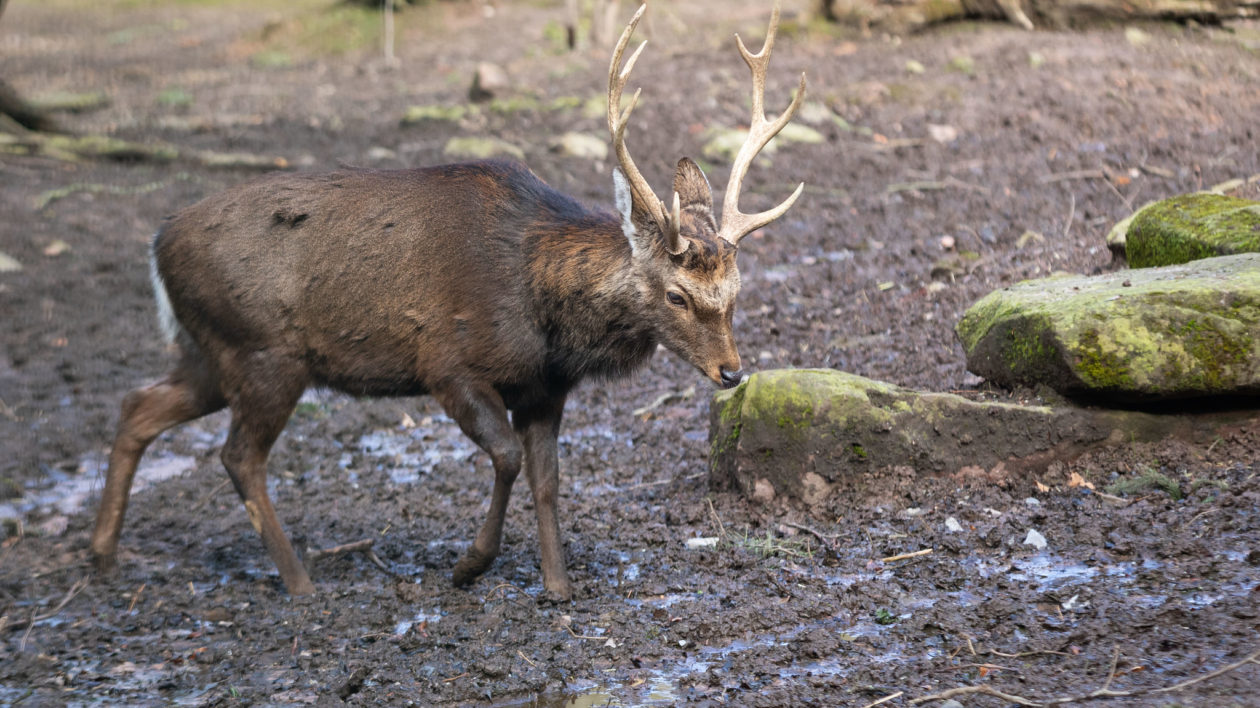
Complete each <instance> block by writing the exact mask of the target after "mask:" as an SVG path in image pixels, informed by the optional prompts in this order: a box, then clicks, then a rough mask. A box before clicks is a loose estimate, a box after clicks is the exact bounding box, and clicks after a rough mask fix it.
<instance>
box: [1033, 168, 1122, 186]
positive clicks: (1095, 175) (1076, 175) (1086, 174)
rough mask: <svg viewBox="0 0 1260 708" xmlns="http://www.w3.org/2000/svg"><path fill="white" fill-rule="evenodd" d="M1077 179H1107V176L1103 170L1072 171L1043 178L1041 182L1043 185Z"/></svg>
mask: <svg viewBox="0 0 1260 708" xmlns="http://www.w3.org/2000/svg"><path fill="white" fill-rule="evenodd" d="M1075 179H1103V180H1105V179H1107V175H1106V174H1105V173H1104V172H1103V171H1102V170H1072V171H1071V172H1057V173H1053V174H1048V175H1046V176H1044V177H1042V178H1041V179H1040V180H1039V181H1040V182H1041V183H1042V184H1049V183H1050V182H1065V181H1068V180H1075Z"/></svg>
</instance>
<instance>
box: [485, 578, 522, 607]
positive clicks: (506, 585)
mask: <svg viewBox="0 0 1260 708" xmlns="http://www.w3.org/2000/svg"><path fill="white" fill-rule="evenodd" d="M504 588H512V589H513V590H515V591H517V592H519V593H520V594H522V595H524V594H526V593H525V591H524V590H522V589H521V588H519V587H517V586H515V585H513V584H512V583H499V584H498V585H495V586H494V587H492V588H490V592H488V593H486V596H485V597H483V598H482V599H481V604H483V605H484V604H486V603H487V602H490V598H491V597H494V594H495V593H496V592H498V591H500V590H502V589H504ZM503 598H504V599H505V600H507V601H508V602H511V603H513V604H516V605H519V606H521V607H525V608H528V607H529V605H527V604H525V603H524V602H521V601H520V600H517V599H516V598H514V597H512V596H510V595H506V594H505V595H504V596H503Z"/></svg>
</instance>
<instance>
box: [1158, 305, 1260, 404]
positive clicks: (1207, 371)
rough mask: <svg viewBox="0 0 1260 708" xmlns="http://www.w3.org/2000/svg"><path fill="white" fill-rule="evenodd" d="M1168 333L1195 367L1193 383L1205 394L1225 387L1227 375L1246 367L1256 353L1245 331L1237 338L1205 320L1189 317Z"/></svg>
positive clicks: (1227, 380)
mask: <svg viewBox="0 0 1260 708" xmlns="http://www.w3.org/2000/svg"><path fill="white" fill-rule="evenodd" d="M1169 330H1170V333H1171V334H1172V335H1173V336H1175V337H1178V338H1180V340H1181V342H1182V345H1183V346H1184V347H1185V350H1186V353H1187V354H1189V355H1190V357H1191V358H1192V359H1193V360H1194V363H1195V364H1197V375H1196V376H1195V378H1196V379H1197V381H1196V383H1197V384H1198V385H1199V388H1201V389H1203V390H1205V391H1216V390H1221V389H1224V388H1226V387H1227V384H1228V383H1229V380H1230V377H1229V373H1230V372H1231V371H1232V370H1233V368H1234V367H1235V366H1240V365H1246V363H1247V360H1248V358H1249V357H1250V356H1251V353H1252V352H1253V351H1254V350H1255V344H1254V342H1253V340H1252V337H1251V336H1250V335H1249V334H1248V333H1247V332H1240V333H1239V334H1238V336H1230V334H1228V333H1226V332H1224V331H1222V329H1221V328H1218V327H1216V326H1214V324H1213V322H1212V321H1211V320H1210V319H1209V318H1207V317H1201V318H1193V317H1192V318H1191V319H1189V320H1186V321H1185V322H1181V323H1174V324H1172V325H1171V326H1170V327H1169Z"/></svg>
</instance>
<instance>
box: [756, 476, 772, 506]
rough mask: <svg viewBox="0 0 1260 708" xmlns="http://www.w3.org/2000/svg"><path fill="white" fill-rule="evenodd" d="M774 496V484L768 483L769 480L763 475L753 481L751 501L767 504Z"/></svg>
mask: <svg viewBox="0 0 1260 708" xmlns="http://www.w3.org/2000/svg"><path fill="white" fill-rule="evenodd" d="M774 497H775V491H774V485H773V484H771V483H770V480H768V479H766V478H765V477H762V478H760V479H758V480H757V481H755V482H753V493H752V500H753V501H755V502H757V503H758V504H769V503H770V502H772V501H774Z"/></svg>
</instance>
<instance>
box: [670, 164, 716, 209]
mask: <svg viewBox="0 0 1260 708" xmlns="http://www.w3.org/2000/svg"><path fill="white" fill-rule="evenodd" d="M674 191H675V192H678V197H679V199H680V200H681V201H682V207H683V208H684V209H689V208H692V207H701V208H703V209H704V210H706V211H708V212H709V213H710V214H712V213H713V189H712V188H711V187H709V180H708V178H706V177H705V176H704V172H702V171H701V170H700V166H699V165H697V164H696V163H695V162H694V161H692V159H691V158H690V157H684V158H683V159H681V160H679V161H678V170H677V171H676V172H675V173H674Z"/></svg>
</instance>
